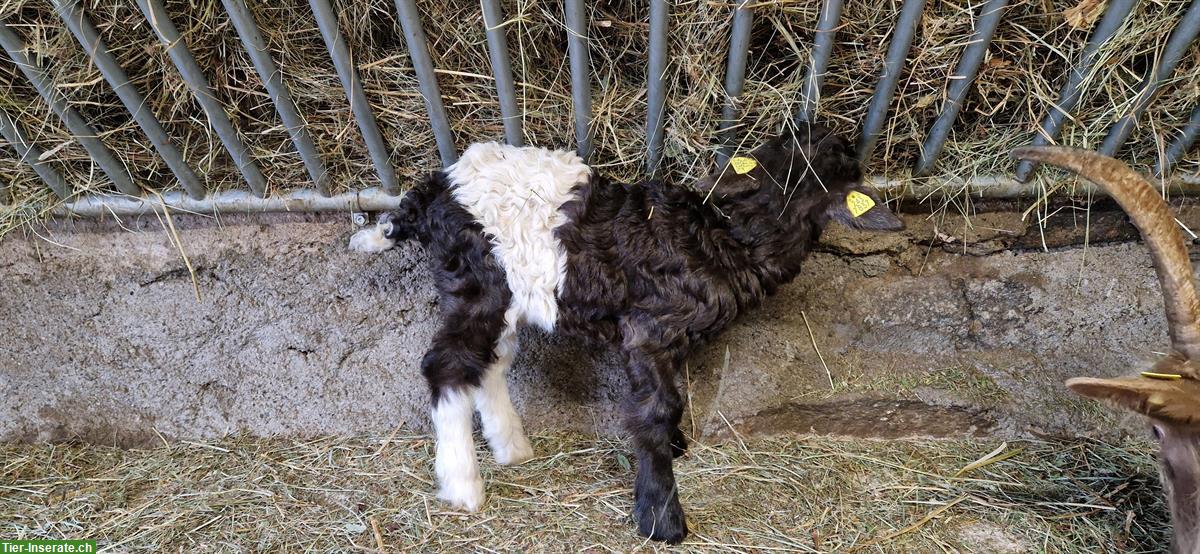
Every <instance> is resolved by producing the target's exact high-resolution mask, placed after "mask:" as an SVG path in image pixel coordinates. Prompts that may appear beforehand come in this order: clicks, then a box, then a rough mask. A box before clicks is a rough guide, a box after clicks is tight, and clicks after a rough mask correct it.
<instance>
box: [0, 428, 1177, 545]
mask: <svg viewBox="0 0 1200 554" xmlns="http://www.w3.org/2000/svg"><path fill="white" fill-rule="evenodd" d="M533 443H534V447H535V449H536V450H537V452H538V453H539V457H537V458H535V459H533V460H531V461H529V462H527V463H525V464H524V465H521V466H517V467H510V468H502V467H497V466H495V465H493V464H492V463H491V461H490V458H488V457H486V455H485V457H484V460H485V461H484V462H483V471H484V474H485V479H486V481H487V483H488V495H489V497H488V503H487V505H486V506H485V507H484V509H483V511H482V512H480V513H478V514H474V515H469V516H468V515H464V514H459V513H455V512H450V511H447V510H446V509H445V508H444V507H443V506H442V505H441V504H439V503H438V502H437V500H436V499H435V498H434V495H433V484H432V483H431V482H430V480H431V477H432V468H431V465H432V463H431V460H432V457H431V456H432V450H433V446H432V444H431V441H430V440H428V439H426V438H424V437H419V436H406V435H403V434H400V435H399V436H392V437H388V438H383V437H374V438H365V437H364V438H355V439H332V438H313V439H307V440H267V439H250V438H229V439H225V440H222V441H218V442H204V443H190V442H183V443H175V444H172V445H171V446H169V447H168V446H160V447H158V448H153V449H149V450H131V451H123V450H119V449H115V448H107V447H98V446H79V445H57V446H27V445H7V446H3V445H0V483H2V485H0V513H3V514H5V516H4V517H3V518H0V536H3V537H5V538H10V539H11V538H64V537H66V538H77V539H84V538H87V539H95V540H97V541H99V543H100V545H101V546H115V548H114V549H113V550H114V551H120V552H143V551H151V552H175V551H180V550H194V549H195V548H196V547H201V548H202V549H204V550H220V551H231V552H236V551H299V550H305V551H324V552H334V551H336V552H352V551H370V552H376V551H388V552H391V551H419V552H438V551H455V552H461V551H464V550H468V551H493V552H582V551H587V552H605V551H608V552H613V551H616V552H630V551H634V550H658V549H661V546H659V545H654V544H647V543H646V542H645V541H644V540H643V539H641V538H640V537H638V536H637V535H636V533H635V532H634V529H633V526H632V524H631V523H630V521H629V516H628V513H629V510H630V508H631V504H632V493H631V492H630V486H631V481H632V479H633V474H632V472H631V471H630V463H631V460H630V459H629V458H628V457H627V450H626V449H625V448H624V446H623V445H622V444H621V443H620V442H614V441H611V440H607V439H596V438H587V437H581V436H577V435H549V436H538V437H534V440H533ZM677 474H678V476H679V485H680V490H681V494H682V501H683V504H684V506H686V508H687V510H688V517H689V524H690V527H691V529H692V534H691V535H690V536H689V537H688V539H687V541H686V542H685V543H684V545H683V546H682V547H681V548H680V549H679V550H687V551H727V552H774V551H788V552H854V551H866V552H997V553H1005V552H1097V551H1105V552H1161V551H1163V550H1165V549H1166V541H1167V540H1168V535H1169V531H1168V528H1169V525H1168V521H1167V514H1166V509H1165V506H1164V505H1163V501H1162V499H1161V492H1160V488H1159V486H1158V481H1157V476H1156V475H1155V470H1154V465H1153V453H1152V450H1151V449H1150V448H1149V447H1148V445H1146V444H1143V443H1139V442H1133V443H1125V444H1117V445H1110V444H1106V443H1100V442H1091V441H1085V440H1076V441H1073V442H1041V441H1019V442H1015V443H1009V444H1003V443H999V441H996V440H988V441H963V440H943V441H931V440H897V441H887V442H880V441H871V440H861V439H856V440H850V439H830V438H809V439H796V438H774V439H764V438H755V439H746V441H745V442H744V443H743V442H738V441H734V442H729V443H725V444H704V443H699V444H694V445H693V447H692V449H691V450H690V451H689V452H688V454H687V456H686V457H684V458H681V459H680V460H679V461H678V462H677Z"/></svg>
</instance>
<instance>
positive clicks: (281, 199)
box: [54, 188, 403, 217]
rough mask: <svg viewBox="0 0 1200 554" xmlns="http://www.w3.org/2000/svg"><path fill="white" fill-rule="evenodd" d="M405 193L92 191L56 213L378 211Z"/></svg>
mask: <svg viewBox="0 0 1200 554" xmlns="http://www.w3.org/2000/svg"><path fill="white" fill-rule="evenodd" d="M401 198H403V197H402V196H393V195H391V194H388V193H387V192H386V191H384V190H382V189H380V188H369V189H365V190H361V191H358V192H347V193H342V194H338V195H334V196H325V195H322V194H321V193H320V192H318V191H315V190H297V191H292V192H290V193H288V194H286V195H282V196H268V197H266V198H259V197H257V196H254V195H252V194H250V193H249V192H247V191H245V190H229V191H224V192H219V193H215V194H211V195H209V196H208V197H207V198H203V199H200V200H196V199H194V198H189V197H188V196H185V195H183V194H180V193H178V192H169V193H166V194H163V195H162V199H159V198H157V197H144V198H130V197H128V196H114V195H104V194H93V195H88V196H85V197H82V198H79V199H77V200H75V201H74V202H69V203H67V204H64V205H62V206H61V207H59V208H57V209H56V210H55V211H54V213H55V215H67V214H72V215H77V216H83V217H103V216H106V215H119V216H130V215H145V214H151V213H155V212H162V209H163V205H164V204H166V206H167V207H168V208H170V209H171V210H172V211H173V212H176V213H196V214H212V213H268V212H377V211H385V210H394V209H396V208H397V207H399V206H400V200H401Z"/></svg>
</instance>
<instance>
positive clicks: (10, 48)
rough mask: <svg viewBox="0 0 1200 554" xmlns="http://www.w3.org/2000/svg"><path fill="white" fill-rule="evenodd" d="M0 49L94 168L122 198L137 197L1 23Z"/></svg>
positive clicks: (123, 173)
mask: <svg viewBox="0 0 1200 554" xmlns="http://www.w3.org/2000/svg"><path fill="white" fill-rule="evenodd" d="M0 47H3V48H4V51H5V52H8V56H9V57H10V58H12V61H13V63H15V64H17V68H19V69H20V70H21V73H24V74H25V77H26V78H27V79H29V81H30V82H31V83H33V87H34V88H36V89H37V91H38V94H40V95H41V96H42V99H43V100H45V101H46V103H47V104H49V105H50V109H51V110H54V113H55V114H57V115H58V117H59V119H62V122H63V123H64V124H66V126H67V130H69V131H70V132H71V135H73V137H74V138H75V140H77V141H79V144H81V145H83V147H84V148H85V149H87V152H88V154H89V155H91V156H92V159H93V160H95V161H96V165H98V166H100V169H102V170H103V171H104V174H105V175H107V176H108V178H109V179H111V180H112V182H113V184H114V185H116V186H117V189H118V190H120V191H121V192H123V193H125V194H129V195H132V196H138V195H140V194H141V193H142V191H141V189H139V188H138V186H137V185H135V184H133V180H132V179H131V178H130V176H129V171H128V170H127V169H126V168H125V166H124V165H123V164H122V163H121V162H120V160H118V159H117V157H116V156H114V155H113V153H112V151H111V150H109V149H108V147H107V146H105V145H104V143H103V142H101V141H100V139H99V138H97V137H99V135H98V134H97V133H96V130H95V129H92V126H91V125H88V123H87V121H86V120H85V119H83V116H82V115H80V114H79V112H78V111H76V110H75V108H73V107H71V105H70V104H67V100H66V98H65V97H64V96H63V95H62V94H60V93H59V91H58V89H57V88H55V86H54V83H53V82H52V81H51V80H50V76H49V75H47V74H46V72H45V71H43V70H42V68H40V67H38V66H36V65H34V63H33V60H31V59H29V56H27V55H25V44H24V43H23V41H22V40H21V37H19V36H17V33H15V32H13V30H12V29H11V28H9V26H8V24H6V23H4V22H3V21H0Z"/></svg>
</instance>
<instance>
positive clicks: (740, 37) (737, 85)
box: [717, 0, 754, 165]
mask: <svg viewBox="0 0 1200 554" xmlns="http://www.w3.org/2000/svg"><path fill="white" fill-rule="evenodd" d="M749 3H750V0H742V2H741V3H740V4H738V7H736V8H734V10H733V24H732V25H731V29H730V30H729V61H728V62H726V65H725V105H724V106H723V107H722V108H721V120H720V121H718V122H717V138H718V140H720V141H721V149H720V151H719V152H717V164H718V165H725V162H727V161H729V157H730V156H732V155H733V153H734V151H735V146H736V144H735V143H736V141H737V133H736V132H735V131H734V128H735V126H736V125H737V124H738V120H739V117H738V106H737V99H738V98H739V97H741V95H742V90H743V88H744V87H745V84H746V58H747V56H748V55H749V54H750V31H752V30H753V29H754V8H752V7H748V6H747V4H749Z"/></svg>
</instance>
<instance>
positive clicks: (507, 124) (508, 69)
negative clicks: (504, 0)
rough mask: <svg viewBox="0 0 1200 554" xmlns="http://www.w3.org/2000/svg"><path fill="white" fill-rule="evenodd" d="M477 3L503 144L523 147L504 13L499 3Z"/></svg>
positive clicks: (494, 0) (482, 0)
mask: <svg viewBox="0 0 1200 554" xmlns="http://www.w3.org/2000/svg"><path fill="white" fill-rule="evenodd" d="M480 3H481V4H482V6H483V25H484V27H485V28H486V30H487V42H488V56H490V57H491V60H492V75H493V76H494V77H495V78H496V96H497V97H499V99H500V117H501V118H502V119H503V120H504V140H506V141H508V143H509V144H511V145H513V146H524V144H525V138H524V137H523V136H522V134H521V113H520V112H519V111H518V110H517V89H516V87H515V86H514V85H513V76H512V64H511V63H510V62H509V58H508V37H506V36H505V31H506V30H505V27H504V13H503V11H502V10H501V9H500V0H480Z"/></svg>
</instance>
